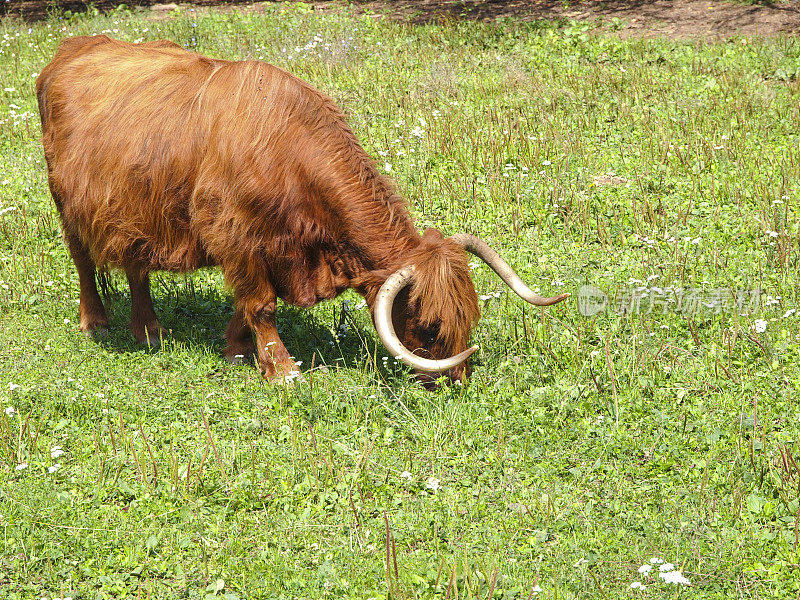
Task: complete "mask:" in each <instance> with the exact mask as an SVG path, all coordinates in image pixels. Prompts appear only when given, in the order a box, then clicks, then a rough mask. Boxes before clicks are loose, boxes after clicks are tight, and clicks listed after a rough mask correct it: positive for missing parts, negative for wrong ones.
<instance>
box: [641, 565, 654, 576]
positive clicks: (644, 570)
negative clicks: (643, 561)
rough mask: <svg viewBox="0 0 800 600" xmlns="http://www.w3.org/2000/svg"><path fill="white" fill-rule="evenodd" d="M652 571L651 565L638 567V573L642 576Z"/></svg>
mask: <svg viewBox="0 0 800 600" xmlns="http://www.w3.org/2000/svg"><path fill="white" fill-rule="evenodd" d="M652 570H653V567H652V566H651V565H642V566H641V567H639V573H641V574H642V575H647V574H649V573H650V571H652Z"/></svg>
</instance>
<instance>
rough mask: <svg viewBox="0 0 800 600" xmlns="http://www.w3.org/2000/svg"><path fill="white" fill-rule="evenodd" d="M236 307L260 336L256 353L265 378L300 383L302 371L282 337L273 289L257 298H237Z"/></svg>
mask: <svg viewBox="0 0 800 600" xmlns="http://www.w3.org/2000/svg"><path fill="white" fill-rule="evenodd" d="M236 305H237V312H239V311H241V313H242V315H243V317H244V320H245V321H246V322H247V324H249V326H250V328H251V329H252V330H253V331H254V332H255V334H256V353H257V355H258V366H259V369H261V374H262V375H263V376H264V377H265V378H266V379H271V380H274V381H277V382H283V383H286V382H289V381H292V380H294V379H297V378H298V377H299V376H300V369H299V367H298V366H297V364H295V362H294V359H293V358H292V357H291V356H289V352H288V351H287V350H286V346H284V345H283V342H282V341H281V338H280V337H279V336H278V328H277V326H276V316H277V308H278V302H277V297H276V296H275V291H274V290H273V289H272V286H269V288H268V289H262V290H260V293H258V294H257V295H256V296H255V297H249V298H237V301H236ZM235 317H236V315H234V318H235Z"/></svg>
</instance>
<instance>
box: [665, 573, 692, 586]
mask: <svg viewBox="0 0 800 600" xmlns="http://www.w3.org/2000/svg"><path fill="white" fill-rule="evenodd" d="M658 576H659V577H661V579H663V580H664V583H675V584H680V585H692V582H691V581H689V580H688V579H687V578H686V577H684V575H683V573H681V572H680V571H668V572H667V573H659V574H658Z"/></svg>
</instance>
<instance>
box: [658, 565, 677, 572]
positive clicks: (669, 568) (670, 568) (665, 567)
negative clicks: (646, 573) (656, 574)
mask: <svg viewBox="0 0 800 600" xmlns="http://www.w3.org/2000/svg"><path fill="white" fill-rule="evenodd" d="M658 570H659V571H661V572H662V573H666V572H667V571H673V570H675V565H673V564H672V563H664V564H663V565H661V566H660V567H658Z"/></svg>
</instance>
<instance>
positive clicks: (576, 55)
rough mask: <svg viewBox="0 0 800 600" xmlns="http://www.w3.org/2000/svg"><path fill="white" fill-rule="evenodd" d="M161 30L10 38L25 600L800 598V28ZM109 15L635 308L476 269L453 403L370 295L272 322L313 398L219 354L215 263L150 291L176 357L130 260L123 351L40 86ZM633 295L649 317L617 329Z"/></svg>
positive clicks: (17, 482)
mask: <svg viewBox="0 0 800 600" xmlns="http://www.w3.org/2000/svg"><path fill="white" fill-rule="evenodd" d="M149 15H150V13H131V12H129V11H127V10H125V9H120V10H117V11H115V12H113V13H110V14H107V15H99V14H94V15H93V14H89V15H82V16H74V15H69V14H67V15H61V16H55V17H53V18H51V19H50V20H49V21H47V22H44V23H36V24H27V23H22V22H20V21H16V20H11V19H9V20H5V21H3V22H2V23H0V38H2V39H1V40H0V157H1V158H0V405H2V408H3V411H2V412H0V540H1V542H2V546H1V547H2V551H1V552H0V598H20V599H21V598H45V597H46V598H48V599H50V598H61V597H64V598H66V597H72V598H75V599H78V598H80V599H88V598H92V599H93V598H127V597H136V598H139V597H141V598H217V597H218V598H227V599H229V600H230V599H233V598H240V599H245V598H287V599H288V598H320V597H329V598H388V597H393V598H434V597H435V598H462V599H463V598H483V599H485V598H488V597H493V598H498V599H499V598H504V599H510V598H520V599H530V598H534V597H535V598H552V599H556V598H559V599H566V598H620V597H634V598H635V597H651V598H719V599H722V598H790V597H791V598H794V597H797V596H798V594H800V573H798V565H799V564H800V550H798V537H797V536H798V530H797V521H796V518H797V515H798V510H799V509H798V499H799V497H800V491H799V490H800V488H799V487H798V483H799V482H800V468H798V466H797V465H796V464H795V463H794V460H793V458H791V457H792V456H793V455H794V454H796V453H800V407H797V406H795V404H796V402H797V396H798V392H800V367H799V366H798V364H799V363H800V352H799V350H800V335H798V332H799V331H800V313H797V312H794V308H795V307H796V306H798V284H800V281H799V278H798V256H800V254H799V253H800V247H799V245H800V231H799V230H798V200H800V180H799V178H798V175H800V146H798V142H799V141H800V137H799V136H798V123H800V102H799V101H798V100H800V97H799V96H800V94H799V93H798V92H800V84H799V83H798V82H799V81H800V79H798V77H799V76H800V43H798V41H797V40H796V39H791V38H777V39H773V40H767V41H758V40H752V39H732V40H730V41H726V42H716V43H705V42H702V41H698V42H692V43H689V42H675V41H670V40H665V39H652V40H626V41H621V40H619V39H618V38H616V37H614V35H613V34H607V33H601V32H599V31H596V30H593V29H592V28H591V27H590V26H588V25H585V24H579V23H572V22H565V23H559V24H551V23H538V24H537V23H522V22H516V21H513V20H502V21H499V22H496V23H483V24H481V23H474V22H447V23H441V24H436V25H427V26H415V27H412V26H404V25H402V24H398V23H392V22H389V21H386V20H383V19H380V18H376V17H375V16H370V15H366V16H357V15H355V13H350V12H347V11H346V10H343V11H342V12H330V13H325V14H320V13H316V12H313V11H310V10H309V9H308V8H307V7H306V6H305V5H296V6H274V7H267V9H266V13H265V14H244V13H237V12H227V13H203V14H199V13H194V12H191V11H188V10H184V11H173V12H172V13H169V14H167V15H165V18H162V19H159V20H154V19H152V18H150V17H149ZM100 32H106V33H109V34H110V35H113V36H114V37H118V38H122V39H126V40H131V41H135V40H139V41H141V40H153V39H161V38H168V39H171V40H175V41H177V42H179V43H180V44H184V45H186V46H187V47H189V48H191V49H195V50H197V51H200V52H203V53H207V54H210V55H213V56H216V57H224V58H231V59H234V58H248V59H252V58H257V59H263V60H266V61H269V62H272V63H273V64H276V65H278V66H281V67H284V68H286V69H288V70H289V71H291V72H292V73H294V74H296V75H298V76H300V77H302V78H304V79H306V80H308V81H310V82H312V83H313V84H314V85H315V86H317V87H318V88H319V89H321V90H323V91H325V92H326V93H328V94H329V95H331V96H332V97H333V98H334V99H335V100H336V101H337V102H338V103H339V104H340V105H341V106H342V107H343V109H344V110H345V111H346V113H347V114H348V115H349V119H350V122H351V124H352V126H353V128H354V130H355V131H356V133H357V135H358V136H359V138H360V139H361V140H362V143H363V145H364V147H365V148H366V149H367V151H368V152H369V153H370V154H371V155H372V156H374V157H375V159H376V161H377V162H378V164H379V165H380V168H381V170H382V171H384V172H390V174H391V175H392V176H394V177H395V179H396V181H397V185H398V187H399V189H400V190H401V191H402V193H403V195H404V196H405V197H406V198H407V199H408V201H409V203H410V205H411V206H412V210H413V213H414V215H415V218H416V222H417V224H418V226H419V228H420V229H422V228H424V227H427V226H435V227H438V228H440V229H441V230H442V231H444V232H446V233H448V234H449V233H456V232H459V231H467V232H470V233H474V234H477V235H480V236H482V237H484V238H485V239H487V240H488V241H490V242H491V243H493V244H494V245H495V246H496V247H497V248H498V249H499V250H500V251H501V253H502V254H503V255H504V256H505V257H506V258H507V259H508V260H509V262H510V263H511V264H512V265H513V266H514V267H515V268H516V269H517V270H518V271H519V272H520V274H521V275H522V276H523V277H524V278H525V279H526V280H527V281H529V282H531V283H533V284H535V285H536V286H538V287H539V289H540V290H541V292H542V293H546V294H555V293H560V292H564V291H569V292H572V293H573V296H574V298H577V297H578V296H579V293H578V292H579V289H580V288H581V286H584V285H591V286H595V287H596V288H598V289H599V290H602V291H603V292H605V293H606V294H608V295H609V296H610V297H611V299H612V302H611V303H610V305H609V306H608V307H607V308H606V310H604V311H601V312H599V313H598V314H596V315H594V316H583V315H582V314H581V312H580V311H579V306H578V302H577V301H573V300H570V301H569V302H567V303H563V304H560V305H558V306H555V307H552V308H549V309H547V310H545V311H543V312H540V311H538V310H532V309H531V307H526V306H525V305H524V303H523V302H522V301H521V300H519V299H518V298H517V297H515V296H514V295H513V294H511V293H510V292H508V291H507V290H506V289H505V287H504V286H503V285H502V284H501V283H500V282H499V281H498V280H497V279H496V278H495V277H494V275H493V274H492V273H491V272H490V271H489V269H488V268H486V267H483V266H477V267H476V268H475V270H474V271H473V274H474V280H475V283H476V287H477V289H478V291H479V294H482V309H483V317H482V320H481V323H480V325H479V327H478V329H477V330H476V333H475V336H474V337H475V341H476V343H478V344H479V345H480V346H481V350H480V352H479V353H478V354H477V355H476V357H475V359H476V360H475V361H474V366H475V369H474V374H473V376H472V378H471V380H470V381H469V382H468V384H466V385H464V386H450V387H444V388H442V389H440V390H439V391H437V392H433V393H431V392H425V391H423V390H422V389H421V388H419V387H418V386H417V385H416V384H415V383H414V382H413V381H411V379H410V377H409V373H408V371H407V369H405V368H403V367H401V366H399V365H397V364H395V361H394V359H387V357H386V352H385V351H384V350H383V348H382V347H381V346H380V344H379V342H378V341H377V337H376V335H375V333H374V330H373V328H372V325H371V322H370V318H369V314H368V313H367V312H366V310H365V309H364V308H361V307H360V304H359V302H360V298H359V297H358V296H356V295H354V294H351V293H348V294H345V295H344V296H343V297H341V298H339V299H337V300H335V301H333V302H329V303H327V304H324V305H320V306H318V307H316V308H314V309H313V310H298V309H294V308H291V307H288V306H284V307H281V309H280V314H279V317H280V322H281V325H280V326H281V327H282V338H283V340H284V341H285V343H286V346H287V347H288V348H289V349H290V351H291V352H294V354H295V355H296V356H297V358H298V359H299V360H302V361H303V368H304V369H305V370H306V373H305V375H306V379H307V381H306V382H304V383H299V384H297V385H294V386H289V387H280V386H274V385H270V384H269V383H266V382H264V381H263V380H262V379H261V378H260V376H259V374H258V372H257V370H256V369H255V368H254V367H253V366H252V365H245V366H231V365H228V364H227V363H226V362H225V361H224V359H223V358H222V355H221V351H222V348H223V342H222V340H221V335H222V332H223V331H224V327H225V323H226V320H227V318H228V317H229V316H230V314H231V313H232V308H231V294H230V291H229V290H228V289H226V287H225V285H224V282H223V281H222V278H221V276H220V274H219V272H218V271H216V270H204V271H201V272H198V273H195V274H192V275H190V276H187V277H183V276H169V275H159V276H156V277H154V280H153V293H154V298H155V301H156V310H157V311H158V312H159V314H160V316H161V322H162V323H163V324H164V326H165V327H167V328H170V329H171V330H172V335H171V337H169V338H168V339H167V340H165V342H164V344H163V346H162V348H161V349H159V350H150V349H147V348H145V347H143V346H141V345H138V344H136V343H135V342H134V340H133V338H132V336H131V334H130V331H129V329H128V326H127V321H128V311H129V309H130V299H129V295H128V291H127V286H126V285H125V283H124V278H123V277H122V276H120V275H119V274H116V273H111V275H110V278H109V282H108V286H107V302H108V305H109V308H110V312H109V314H110V316H111V319H112V326H111V332H110V335H109V336H108V338H107V339H105V340H103V341H101V342H95V341H91V340H89V339H86V338H85V337H84V336H82V335H81V334H80V333H79V332H78V331H77V322H78V305H77V299H78V283H77V276H76V274H75V270H74V267H73V265H72V263H71V261H70V259H69V257H68V254H67V251H66V249H65V247H64V244H63V242H62V239H61V236H60V227H59V222H58V216H57V213H56V211H55V208H54V206H53V204H52V201H51V199H50V195H49V192H48V189H47V182H46V173H45V166H44V159H43V156H42V150H41V146H40V143H39V136H40V134H41V131H40V126H39V122H38V115H37V109H36V101H35V96H34V80H35V77H36V74H37V73H38V72H39V71H40V70H41V69H42V67H43V66H44V65H45V64H46V63H47V62H48V61H49V60H50V58H51V57H52V55H53V53H54V51H55V48H56V46H57V44H58V41H59V40H60V39H61V38H62V37H64V36H68V35H78V34H88V33H100ZM98 92H99V93H101V91H100V90H99V91H98ZM680 289H684V290H690V291H691V294H693V295H690V294H689V293H688V292H687V293H686V294H684V295H681V292H680ZM756 289H760V290H762V293H761V295H760V296H759V297H758V298H759V299H758V302H757V303H754V302H751V301H748V303H747V305H746V306H740V307H739V308H747V309H749V310H737V306H736V301H739V300H741V297H737V296H736V294H737V293H738V292H739V291H742V290H744V291H748V290H756ZM631 290H634V291H635V292H636V293H638V294H640V295H643V296H645V300H644V301H643V302H642V304H641V305H640V306H639V308H640V310H638V311H637V310H633V311H631V310H628V311H620V310H614V309H616V308H619V307H620V306H622V307H623V308H624V307H625V306H628V307H629V308H630V307H631V305H630V304H627V305H626V304H624V303H621V302H617V301H616V300H614V299H615V298H621V299H623V300H624V299H625V294H626V293H628V292H630V291H631ZM498 292H499V293H498ZM731 294H733V296H731ZM742 297H744V296H742ZM746 297H747V298H750V296H746ZM650 298H653V299H654V301H653V302H650ZM663 298H671V299H672V300H675V301H674V302H667V303H664V302H663V301H659V299H661V300H663ZM690 298H692V299H693V300H691V302H690ZM732 298H733V300H732ZM677 300H680V302H678V301H677ZM756 304H757V306H756ZM633 307H634V308H636V306H633ZM584 312H585V311H584ZM620 313H623V314H620ZM312 366H313V369H312ZM651 558H655V559H660V560H663V561H665V563H672V564H673V565H674V567H673V568H672V571H671V572H672V573H673V574H674V573H675V571H680V572H681V574H682V577H683V578H684V579H683V581H684V583H679V582H670V581H668V579H669V577H667V578H664V577H661V575H662V574H663V575H668V573H669V572H670V571H669V569H668V567H666V566H663V565H659V564H657V563H655V564H654V566H653V568H652V571H651V572H650V573H649V574H647V573H642V572H640V567H641V566H642V565H645V564H651V562H650V561H651ZM659 566H662V567H663V569H665V570H664V571H663V572H662V571H659ZM642 570H646V569H642ZM672 577H674V578H675V579H680V577H678V576H676V575H672ZM634 582H641V584H642V585H643V586H644V588H645V589H641V588H636V587H631V584H632V583H634ZM687 582H690V585H687Z"/></svg>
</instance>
